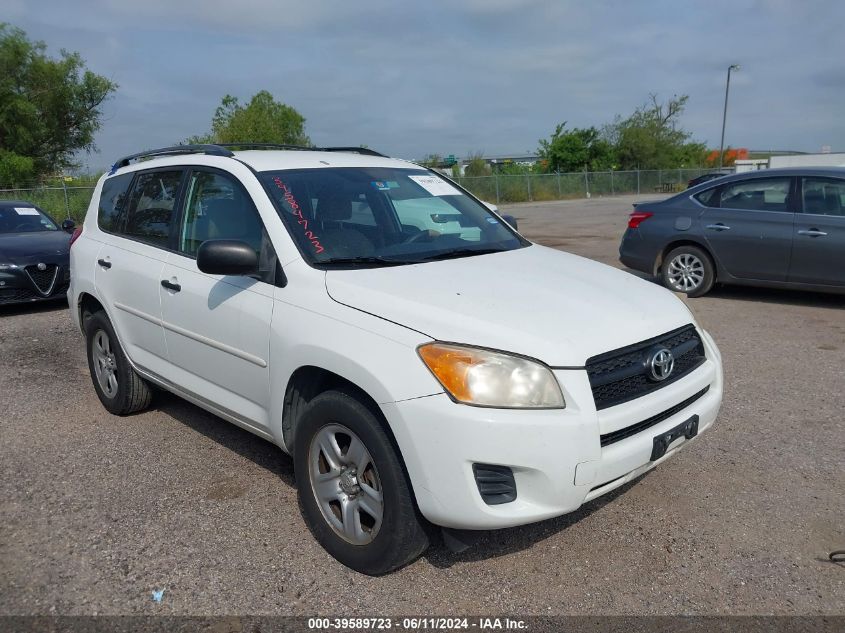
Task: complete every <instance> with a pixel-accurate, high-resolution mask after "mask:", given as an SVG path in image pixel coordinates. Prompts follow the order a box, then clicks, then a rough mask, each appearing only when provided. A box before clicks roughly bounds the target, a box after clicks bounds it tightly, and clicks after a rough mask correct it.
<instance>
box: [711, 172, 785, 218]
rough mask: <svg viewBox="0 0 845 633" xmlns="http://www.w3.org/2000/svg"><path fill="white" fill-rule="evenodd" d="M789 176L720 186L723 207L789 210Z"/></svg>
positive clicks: (752, 209)
mask: <svg viewBox="0 0 845 633" xmlns="http://www.w3.org/2000/svg"><path fill="white" fill-rule="evenodd" d="M790 180H791V179H790V178H755V179H754V180H746V181H742V182H735V183H731V184H729V185H724V186H723V187H722V195H721V196H720V199H721V200H720V202H721V204H720V205H719V206H721V207H722V208H723V209H748V210H749V211H789V208H788V205H787V200H788V198H789V185H790Z"/></svg>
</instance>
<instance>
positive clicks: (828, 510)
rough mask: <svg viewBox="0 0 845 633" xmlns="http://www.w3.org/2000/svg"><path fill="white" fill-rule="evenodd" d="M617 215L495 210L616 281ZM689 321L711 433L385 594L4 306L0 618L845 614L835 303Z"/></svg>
mask: <svg viewBox="0 0 845 633" xmlns="http://www.w3.org/2000/svg"><path fill="white" fill-rule="evenodd" d="M631 201H632V199H631V198H615V199H605V200H601V199H594V200H591V201H575V202H557V203H542V204H534V205H531V204H529V205H520V206H514V207H511V208H510V209H509V210H508V211H509V212H510V213H513V214H515V215H516V216H517V217H518V218H519V220H520V226H521V228H522V230H523V232H524V233H525V234H526V235H528V236H529V237H531V238H533V239H535V240H537V241H539V242H542V243H545V244H548V245H551V246H555V247H558V248H562V249H566V250H570V251H572V252H575V253H578V254H581V255H585V256H587V257H592V258H594V259H598V260H600V261H603V262H606V263H608V264H612V265H618V264H617V262H616V249H617V246H618V240H619V236H620V234H621V232H622V229H623V227H624V224H625V219H626V215H627V213H628V212H629V210H630V202H631ZM688 303H689V305H690V306H691V308H692V310H693V311H694V312H695V314H696V316H697V318H698V319H699V321H700V322H701V323H702V325H703V326H704V327H706V328H707V329H709V330H710V332H711V333H712V334H713V336H714V337H715V339H716V341H717V342H718V344H719V345H720V347H721V350H722V354H723V355H724V363H725V375H726V393H725V402H724V406H723V409H722V414H721V417H720V419H719V420H718V422H717V425H716V427H715V428H714V429H713V430H712V431H711V432H709V433H708V434H707V435H705V436H703V437H702V438H701V440H700V441H697V442H696V443H694V445H692V446H690V447H689V448H688V450H686V451H683V452H682V453H680V454H679V455H678V456H677V457H676V458H675V459H673V460H671V461H670V462H668V463H666V464H664V465H663V466H661V467H660V468H658V469H656V470H655V471H652V472H651V473H650V474H648V475H647V476H645V477H644V478H643V479H641V480H640V481H638V482H635V483H634V484H633V485H629V486H626V487H625V488H623V489H621V490H619V491H617V492H616V493H614V494H611V495H609V496H606V497H605V498H602V499H599V500H597V501H595V502H593V503H591V504H589V505H587V506H585V507H584V508H582V509H581V510H580V511H579V512H577V513H575V514H573V515H570V516H565V517H561V518H558V519H554V520H550V521H547V522H544V523H541V524H537V525H533V526H527V527H523V528H519V529H511V530H505V531H501V532H490V533H486V534H485V535H484V536H483V537H482V539H481V540H480V542H479V543H478V544H477V545H476V547H475V548H473V549H472V550H470V551H468V552H466V553H464V554H461V555H456V554H452V553H450V552H449V551H447V550H446V549H444V548H443V547H442V546H438V547H434V548H432V549H431V550H430V551H429V552H428V553H427V554H426V555H425V556H424V557H423V558H421V559H420V560H418V561H417V562H415V563H413V564H412V565H410V566H408V567H406V568H405V569H403V570H401V571H399V572H397V573H395V574H392V575H390V576H387V577H384V578H368V577H365V576H361V575H358V574H356V573H354V572H351V571H349V570H347V569H346V568H344V567H342V566H341V565H339V564H338V563H336V562H335V561H334V560H333V559H331V558H330V557H329V556H328V555H327V554H326V553H325V552H324V551H323V550H322V549H321V548H320V547H319V546H318V545H317V544H316V543H315V542H314V540H313V539H312V538H311V536H310V535H309V533H308V531H307V529H306V528H305V526H304V524H303V522H302V519H301V518H300V515H299V511H298V509H297V504H296V495H295V490H294V482H293V469H292V464H291V461H290V459H289V458H288V457H286V456H285V455H283V454H282V453H281V451H279V450H278V449H277V448H275V447H274V446H273V445H271V444H269V443H267V442H265V441H263V440H261V439H258V438H256V437H254V436H252V435H250V434H248V433H246V432H245V431H241V430H239V429H238V428H236V427H234V426H232V425H229V424H227V423H226V422H223V421H222V420H219V419H217V418H215V417H213V416H212V415H210V414H207V413H205V412H204V411H202V410H200V409H198V408H196V407H194V406H192V405H189V404H187V403H185V402H183V401H181V400H179V399H177V398H175V397H171V396H167V395H162V396H159V397H158V398H157V400H156V401H155V406H154V408H153V409H152V410H150V411H148V412H146V413H143V414H140V415H137V416H134V417H128V418H117V417H113V416H110V415H109V414H107V413H106V412H105V410H104V409H103V408H102V407H101V406H100V404H99V402H98V400H97V398H96V396H95V394H94V390H93V388H92V387H91V383H90V379H89V377H88V369H87V366H86V363H85V357H84V353H83V344H82V339H81V337H80V336H79V335H78V333H77V332H75V331H73V329H72V328H71V325H70V321H69V320H68V317H67V313H66V311H64V310H63V309H62V306H61V305H60V306H51V307H40V308H35V309H32V308H25V309H9V308H6V309H3V310H2V313H0V314H1V315H0V420H2V421H0V434H2V437H1V438H0V439H1V440H2V441H0V476H2V480H0V522H1V525H0V527H2V530H0V595H2V597H3V600H2V606H0V613H5V614H48V613H60V614H70V613H73V614H91V613H99V614H105V613H111V614H119V613H145V614H153V613H157V614H171V613H179V614H203V615H209V614H314V613H319V614H326V615H338V616H348V615H352V614H361V615H377V614H397V615H399V614H403V615H407V614H423V615H432V614H490V613H513V614H521V615H528V614H539V615H547V614H564V613H580V614H584V613H590V614H610V613H640V614H646V613H648V614H652V613H661V614H662V613H720V614H727V613H737V614H751V613H756V614H763V613H777V614H781V613H783V614H786V613H789V614H815V613H828V614H833V613H840V614H841V613H845V568H843V567H842V566H837V565H834V564H832V563H830V562H827V560H826V559H827V553H828V552H829V551H830V550H833V549H842V548H845V510H843V508H845V502H843V492H845V422H843V418H842V416H843V411H845V377H843V367H845V297H826V296H819V295H813V294H802V293H794V292H782V291H777V292H775V291H761V290H749V289H724V290H717V291H716V292H714V293H712V294H711V295H709V296H707V297H704V298H701V299H694V300H690V301H688ZM156 589H165V593H164V595H163V599H162V601H161V603H160V604H157V603H155V602H153V601H152V600H151V597H150V596H151V592H152V591H153V590H156Z"/></svg>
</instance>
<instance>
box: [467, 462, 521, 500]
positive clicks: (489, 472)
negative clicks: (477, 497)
mask: <svg viewBox="0 0 845 633" xmlns="http://www.w3.org/2000/svg"><path fill="white" fill-rule="evenodd" d="M472 472H473V474H474V475H475V484H476V485H477V486H478V492H479V493H481V498H482V499H483V500H484V503H486V504H487V505H489V506H495V505H499V504H502V503H510V502H511V501H513V500H515V499H516V481H515V480H514V478H513V471H512V470H511V469H510V468H508V467H507V466H494V465H493V464H473V465H472Z"/></svg>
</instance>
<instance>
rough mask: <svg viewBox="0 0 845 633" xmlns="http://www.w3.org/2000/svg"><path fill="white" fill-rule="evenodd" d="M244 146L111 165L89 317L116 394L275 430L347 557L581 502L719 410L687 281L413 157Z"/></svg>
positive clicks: (94, 247) (102, 394) (110, 399)
mask: <svg viewBox="0 0 845 633" xmlns="http://www.w3.org/2000/svg"><path fill="white" fill-rule="evenodd" d="M239 147H240V148H244V147H245V146H239ZM233 149H234V148H230V147H223V146H216V145H215V146H186V147H178V148H166V149H164V150H158V151H154V152H147V153H145V154H141V155H135V156H130V157H128V158H125V159H122V160H121V161H119V162H118V163H117V164H116V165H115V167H114V168H113V169H112V170H111V172H110V173H108V174H106V175H104V176H103V177H102V178H101V179H100V181H99V183H98V184H97V188H96V191H95V192H94V196H93V199H92V202H91V206H90V207H89V209H88V215H87V217H86V219H85V223H84V225H83V227H82V229H81V232H79V233H78V234H76V235H75V236H74V240H73V246H72V247H71V258H70V259H71V270H72V275H71V278H72V282H71V288H70V291H69V292H68V297H69V303H70V306H71V314H72V315H73V318H74V320H75V322H76V323H77V325H78V326H79V327H80V329H81V330H82V331H83V332H84V334H85V337H86V341H87V353H88V361H89V365H90V369H91V375H92V379H93V383H94V388H95V389H96V391H97V395H98V396H99V398H100V400H101V401H102V403H103V405H104V406H105V407H106V409H108V410H109V411H110V412H112V413H114V414H118V415H123V414H127V413H131V412H133V411H138V410H140V409H142V408H144V407H146V406H147V405H148V404H149V402H150V385H157V386H159V387H161V388H164V389H166V390H168V391H172V392H173V393H175V394H178V395H180V396H182V397H184V398H186V399H187V400H190V401H191V402H193V403H195V404H197V405H199V406H200V407H203V408H204V409H207V410H208V411H210V412H212V413H214V414H216V415H218V416H220V417H222V418H225V419H226V420H228V421H230V422H233V423H235V424H237V425H239V426H242V427H243V428H245V429H248V430H249V431H251V432H253V433H255V434H256V435H259V436H260V437H263V438H265V439H267V440H269V441H271V442H273V443H275V444H278V445H279V446H280V447H281V448H282V450H284V451H286V452H288V453H290V454H291V455H292V456H293V460H294V468H295V472H296V480H297V484H298V488H299V497H300V500H301V505H302V510H303V514H304V517H305V521H306V523H307V524H308V526H309V528H310V529H311V531H312V532H313V534H314V536H315V537H316V538H317V540H318V541H319V542H320V543H321V544H322V545H323V546H324V547H325V548H326V549H327V550H328V551H329V552H330V553H331V554H332V555H333V556H334V557H335V558H337V559H338V560H339V561H341V562H342V563H344V564H346V565H348V566H349V567H351V568H353V569H356V570H359V571H361V572H364V573H368V574H379V573H384V572H387V571H390V570H392V569H395V568H397V567H399V566H401V565H403V564H405V563H407V562H408V561H410V560H412V559H414V558H415V557H416V556H418V555H419V554H420V553H421V552H422V551H423V550H424V549H425V548H426V546H427V545H428V539H429V535H430V534H431V530H430V529H429V528H430V526H431V525H432V524H433V525H437V526H441V527H444V528H459V529H470V530H479V529H490V528H502V527H508V526H514V525H519V524H524V523H529V522H533V521H539V520H541V519H546V518H548V517H554V516H557V515H560V514H564V513H566V512H571V511H573V510H575V509H576V508H578V507H579V506H580V505H581V504H583V503H585V502H587V501H590V500H591V499H595V498H596V497H598V496H600V495H603V494H605V493H606V492H608V491H610V490H613V489H614V488H617V487H619V486H621V485H623V484H625V483H626V482H628V481H631V480H632V479H634V478H635V477H637V476H638V475H640V474H641V473H643V472H645V471H647V470H649V469H650V468H653V467H654V466H655V465H656V464H659V463H660V462H662V461H663V460H664V459H667V458H668V457H669V456H670V455H672V454H673V453H675V451H676V450H677V449H678V448H679V447H681V446H683V445H685V444H686V443H687V442H688V441H689V440H690V439H691V438H693V437H694V436H696V435H697V434H699V433H701V432H702V431H703V430H705V429H707V428H708V427H709V426H710V425H711V424H712V423H713V421H714V419H715V418H716V414H717V411H718V409H719V406H720V403H721V398H722V370H721V360H720V356H719V352H718V350H717V349H716V345H715V344H714V343H713V340H712V339H711V338H710V336H709V335H708V334H707V333H706V332H705V331H704V330H703V329H701V328H700V327H699V326H698V325H696V323H695V320H694V319H693V317H692V315H691V314H690V312H689V310H688V309H687V308H686V307H685V306H684V304H683V303H682V302H681V301H680V300H679V299H678V298H676V297H675V296H674V295H673V294H672V293H670V292H669V291H667V290H664V289H663V288H660V287H659V286H657V285H655V284H653V283H649V282H647V281H643V280H641V279H638V278H637V277H634V276H632V275H630V274H628V273H625V272H622V271H619V270H616V269H614V268H611V267H609V266H605V265H603V264H599V263H596V262H593V261H590V260H587V259H583V258H581V257H576V256H575V255H571V254H568V253H564V252H560V251H557V250H552V249H549V248H544V247H543V246H539V245H537V244H532V243H531V242H529V241H528V240H526V239H524V238H523V237H521V236H520V235H519V234H518V233H517V232H516V230H515V229H514V228H512V226H510V225H509V223H513V224H515V223H514V222H513V221H512V219H507V220H506V218H505V217H503V216H500V215H497V214H496V213H495V212H494V210H495V208H494V207H490V206H489V205H485V204H484V203H482V202H480V201H479V200H477V199H476V198H474V197H473V196H472V195H470V194H469V193H467V192H466V191H464V190H462V189H461V188H460V187H458V186H457V185H455V184H454V183H452V182H450V181H449V180H448V179H446V178H443V177H441V176H440V175H439V174H436V173H435V172H432V171H429V170H426V169H424V168H422V167H419V166H417V165H414V164H412V163H408V162H405V161H402V160H396V159H391V158H387V157H384V156H382V155H380V154H378V153H376V152H373V151H371V150H365V149H357V150H356V149H349V148H346V149H344V148H327V149H324V150H308V151H305V150H302V149H293V148H288V149H269V148H266V147H262V148H258V149H246V150H239V151H232V150H233ZM447 533H449V532H447ZM451 534H452V535H454V534H455V532H451Z"/></svg>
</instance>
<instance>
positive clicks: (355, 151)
mask: <svg viewBox="0 0 845 633" xmlns="http://www.w3.org/2000/svg"><path fill="white" fill-rule="evenodd" d="M219 146H220V147H226V148H229V149H290V150H302V151H306V152H350V153H352V154H365V155H367V156H385V155H384V154H382V153H381V152H377V151H375V150H374V149H370V148H368V147H308V146H306V145H288V144H284V143H220V144H219ZM385 158H386V156H385Z"/></svg>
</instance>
